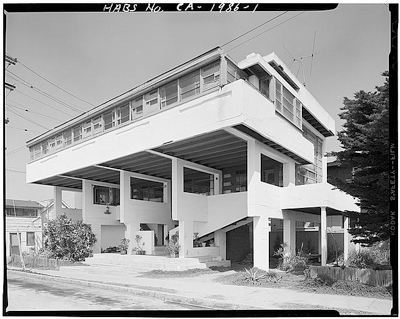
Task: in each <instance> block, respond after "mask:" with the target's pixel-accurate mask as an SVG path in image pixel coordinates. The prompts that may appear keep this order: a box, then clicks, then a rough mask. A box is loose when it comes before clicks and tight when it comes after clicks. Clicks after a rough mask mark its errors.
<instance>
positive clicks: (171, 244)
mask: <svg viewBox="0 0 400 319" xmlns="http://www.w3.org/2000/svg"><path fill="white" fill-rule="evenodd" d="M180 249H181V246H180V245H179V234H178V232H176V233H175V234H174V235H172V236H171V239H170V240H169V241H168V245H167V246H165V251H166V252H167V253H168V254H170V256H171V257H175V256H176V255H178V254H179V250H180Z"/></svg>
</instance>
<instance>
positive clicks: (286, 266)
mask: <svg viewBox="0 0 400 319" xmlns="http://www.w3.org/2000/svg"><path fill="white" fill-rule="evenodd" d="M284 247H285V245H281V248H279V249H278V250H277V251H276V252H275V255H278V256H280V257H281V261H280V263H279V265H278V268H279V269H282V270H284V271H288V272H289V271H297V270H305V269H306V268H307V267H308V257H307V255H304V254H303V249H302V248H303V247H302V248H301V249H300V251H299V252H298V253H297V254H294V253H292V252H285V251H284Z"/></svg>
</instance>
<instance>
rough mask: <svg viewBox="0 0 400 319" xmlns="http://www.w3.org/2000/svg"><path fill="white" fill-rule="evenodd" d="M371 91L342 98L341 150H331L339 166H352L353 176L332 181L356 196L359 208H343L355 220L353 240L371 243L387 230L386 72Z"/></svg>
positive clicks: (382, 237) (387, 107) (387, 86)
mask: <svg viewBox="0 0 400 319" xmlns="http://www.w3.org/2000/svg"><path fill="white" fill-rule="evenodd" d="M382 75H383V76H384V77H385V83H384V85H383V86H380V87H376V91H375V92H364V91H359V92H357V93H355V95H354V97H355V98H354V99H353V100H350V99H348V98H344V106H343V107H342V108H341V110H342V111H343V112H342V113H340V114H339V116H340V118H341V119H343V120H345V123H344V125H343V130H342V131H341V132H339V133H338V138H339V141H340V143H341V144H342V148H343V150H342V151H340V152H333V153H332V155H335V156H337V160H338V161H339V162H340V163H341V165H343V166H347V167H351V168H353V178H352V179H350V180H348V181H340V180H336V181H335V185H336V186H337V187H338V188H339V189H341V190H343V191H344V192H346V193H348V194H350V195H351V196H353V197H356V198H358V199H359V206H360V207H361V212H347V214H348V216H349V217H350V219H352V220H353V221H355V224H354V225H352V227H351V228H350V233H351V234H352V235H353V236H355V239H353V241H354V242H356V243H357V242H358V243H362V244H365V245H371V244H373V243H374V242H377V241H382V240H386V239H388V238H389V236H390V232H389V229H390V227H389V221H390V214H389V78H388V76H389V73H388V72H384V73H383V74H382Z"/></svg>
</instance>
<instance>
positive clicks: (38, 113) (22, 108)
mask: <svg viewBox="0 0 400 319" xmlns="http://www.w3.org/2000/svg"><path fill="white" fill-rule="evenodd" d="M9 101H10V102H13V103H16V104H18V105H21V104H19V103H17V102H15V101H12V100H9ZM6 105H8V106H10V107H15V108H17V109H20V110H22V111H26V112H30V113H33V114H37V115H40V116H43V117H47V118H49V119H51V120H54V121H59V122H62V120H60V119H56V118H54V117H51V116H48V115H46V114H42V113H40V112H35V111H31V110H29V109H27V108H24V107H18V106H16V105H12V104H7V102H6ZM21 106H22V105H21Z"/></svg>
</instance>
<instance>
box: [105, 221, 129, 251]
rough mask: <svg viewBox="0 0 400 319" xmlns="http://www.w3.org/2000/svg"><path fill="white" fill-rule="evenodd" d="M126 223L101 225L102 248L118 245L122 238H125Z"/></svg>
mask: <svg viewBox="0 0 400 319" xmlns="http://www.w3.org/2000/svg"><path fill="white" fill-rule="evenodd" d="M125 231H126V227H125V225H103V226H101V248H102V249H106V248H108V247H110V246H111V247H118V245H119V244H120V243H121V239H122V238H125Z"/></svg>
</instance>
